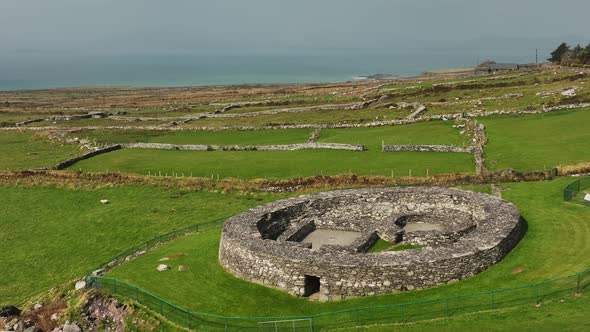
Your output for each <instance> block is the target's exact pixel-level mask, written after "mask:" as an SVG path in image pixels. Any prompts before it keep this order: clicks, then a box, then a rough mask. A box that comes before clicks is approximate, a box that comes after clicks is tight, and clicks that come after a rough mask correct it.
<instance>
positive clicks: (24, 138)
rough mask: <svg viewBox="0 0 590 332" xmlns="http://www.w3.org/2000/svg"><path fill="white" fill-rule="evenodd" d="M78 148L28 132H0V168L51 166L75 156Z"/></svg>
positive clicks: (77, 153) (78, 151)
mask: <svg viewBox="0 0 590 332" xmlns="http://www.w3.org/2000/svg"><path fill="white" fill-rule="evenodd" d="M79 154H80V150H79V149H78V148H77V147H76V146H74V145H65V146H62V145H59V144H55V143H51V142H49V141H47V140H45V139H43V137H42V136H39V135H37V134H35V133H30V132H17V131H8V132H0V169H3V170H4V169H26V168H34V167H51V166H53V165H55V164H57V163H58V162H60V161H63V160H65V159H68V158H71V157H75V156H77V155H79Z"/></svg>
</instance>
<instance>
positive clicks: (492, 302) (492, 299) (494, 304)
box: [490, 291, 496, 309]
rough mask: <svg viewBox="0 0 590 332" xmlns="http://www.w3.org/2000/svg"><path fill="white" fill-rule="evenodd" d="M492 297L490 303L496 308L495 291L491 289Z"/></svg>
mask: <svg viewBox="0 0 590 332" xmlns="http://www.w3.org/2000/svg"><path fill="white" fill-rule="evenodd" d="M490 298H491V303H490V305H491V307H492V309H495V308H496V303H494V291H491V292H490Z"/></svg>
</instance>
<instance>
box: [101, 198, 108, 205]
mask: <svg viewBox="0 0 590 332" xmlns="http://www.w3.org/2000/svg"><path fill="white" fill-rule="evenodd" d="M100 202H101V203H102V204H109V200H108V199H101V200H100Z"/></svg>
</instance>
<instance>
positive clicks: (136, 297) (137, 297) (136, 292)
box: [135, 287, 139, 302]
mask: <svg viewBox="0 0 590 332" xmlns="http://www.w3.org/2000/svg"><path fill="white" fill-rule="evenodd" d="M135 301H137V302H139V288H137V287H135Z"/></svg>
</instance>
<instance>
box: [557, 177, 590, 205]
mask: <svg viewBox="0 0 590 332" xmlns="http://www.w3.org/2000/svg"><path fill="white" fill-rule="evenodd" d="M588 188H590V178H582V179H578V180H576V181H574V182H572V183H570V184H568V185H567V187H565V189H564V190H563V199H564V200H565V201H568V202H569V201H571V200H572V199H574V198H575V197H576V196H577V195H578V194H579V193H580V192H582V191H583V190H584V189H588Z"/></svg>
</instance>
